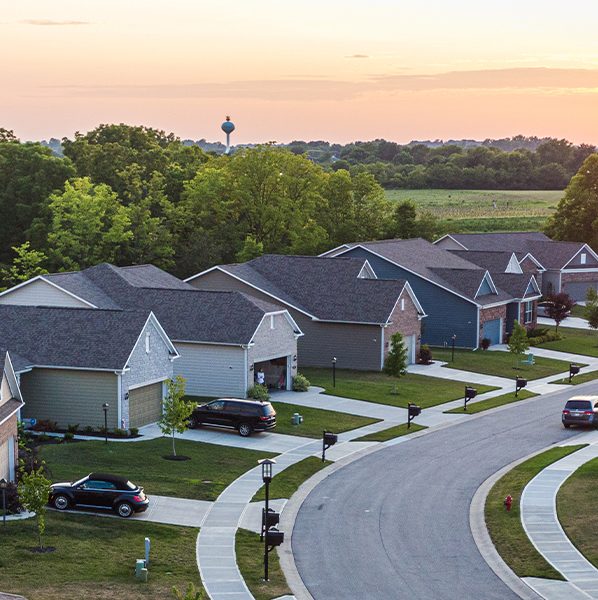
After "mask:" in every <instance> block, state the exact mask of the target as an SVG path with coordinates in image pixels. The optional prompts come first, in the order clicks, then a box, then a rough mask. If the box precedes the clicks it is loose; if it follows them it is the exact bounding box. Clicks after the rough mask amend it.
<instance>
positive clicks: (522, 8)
mask: <svg viewBox="0 0 598 600" xmlns="http://www.w3.org/2000/svg"><path fill="white" fill-rule="evenodd" d="M0 7H1V10H0V57H1V58H0V73H1V81H2V83H1V85H0V127H5V128H7V129H13V130H14V131H15V133H16V134H17V135H18V136H19V137H20V138H21V139H42V138H46V139H47V138H49V137H52V136H53V137H63V136H68V137H71V136H72V135H73V134H74V132H75V131H81V132H85V131H88V130H90V129H92V128H94V127H95V126H97V125H98V124H100V123H121V122H123V123H129V124H142V125H147V126H151V127H156V128H158V129H164V130H166V131H173V132H174V133H176V134H177V135H179V136H181V137H182V138H191V139H200V138H206V139H208V140H221V141H223V140H224V134H223V133H222V131H221V130H220V124H221V123H222V121H223V120H224V117H225V116H226V115H231V118H232V120H233V121H234V123H235V125H236V130H235V132H234V133H233V135H232V141H233V143H248V142H265V141H277V142H289V141H291V140H294V139H304V140H328V141H334V142H341V143H346V142H349V141H353V140H367V139H375V138H385V139H389V140H394V141H397V142H401V143H405V142H408V141H410V140H413V139H419V140H424V139H445V140H446V139H461V138H472V139H485V138H490V137H492V138H498V137H506V136H512V135H517V134H520V133H521V134H524V135H537V136H540V137H541V136H553V137H558V138H567V139H569V140H571V141H573V142H575V143H581V142H588V143H595V144H596V143H598V35H597V34H596V26H597V25H598V2H597V1H596V0H569V1H568V2H563V1H562V0H558V1H557V0H543V1H537V0H518V1H512V0H501V2H480V1H479V0H471V1H465V0H452V1H451V2H446V0H419V1H417V2H412V1H410V2H407V1H406V0H392V1H390V0H367V1H365V0H361V1H358V0H342V1H339V0H326V1H323V0H318V1H315V0H302V2H288V1H285V0H229V1H228V2H209V3H208V2H205V1H204V0H168V1H165V0H118V1H115V0H84V1H82V0H53V1H52V2H48V1H47V0H24V1H21V2H9V0H0Z"/></svg>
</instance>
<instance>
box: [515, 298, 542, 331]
mask: <svg viewBox="0 0 598 600" xmlns="http://www.w3.org/2000/svg"><path fill="white" fill-rule="evenodd" d="M532 302H533V306H532V320H531V322H529V323H526V322H525V305H526V302H525V301H524V302H522V303H521V304H520V311H519V323H520V324H521V325H523V326H524V327H525V328H526V329H527V330H528V331H529V330H530V329H535V328H536V327H537V325H538V301H537V300H533V301H532Z"/></svg>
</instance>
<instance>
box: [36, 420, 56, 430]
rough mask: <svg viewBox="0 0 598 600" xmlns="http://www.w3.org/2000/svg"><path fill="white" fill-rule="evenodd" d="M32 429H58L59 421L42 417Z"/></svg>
mask: <svg viewBox="0 0 598 600" xmlns="http://www.w3.org/2000/svg"><path fill="white" fill-rule="evenodd" d="M31 429H33V430H34V431H56V430H57V429H58V423H56V421H51V420H49V419H41V420H40V421H38V422H37V423H36V424H35V425H34V426H33V427H32V428H31Z"/></svg>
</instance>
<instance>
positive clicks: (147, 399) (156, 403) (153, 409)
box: [129, 382, 162, 427]
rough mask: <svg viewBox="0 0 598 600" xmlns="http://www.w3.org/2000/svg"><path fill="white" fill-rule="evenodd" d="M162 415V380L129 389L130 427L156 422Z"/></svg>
mask: <svg viewBox="0 0 598 600" xmlns="http://www.w3.org/2000/svg"><path fill="white" fill-rule="evenodd" d="M161 415H162V382H160V383H153V384H151V385H146V386H143V387H138V388H135V389H133V390H129V427H143V426H144V425H149V424H150V423H155V422H156V421H157V420H158V419H159V418H160V416H161Z"/></svg>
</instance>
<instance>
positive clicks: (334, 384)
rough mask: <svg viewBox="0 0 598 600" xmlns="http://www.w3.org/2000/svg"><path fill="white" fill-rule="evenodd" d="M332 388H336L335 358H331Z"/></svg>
mask: <svg viewBox="0 0 598 600" xmlns="http://www.w3.org/2000/svg"><path fill="white" fill-rule="evenodd" d="M332 387H336V356H334V357H333V358H332Z"/></svg>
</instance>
